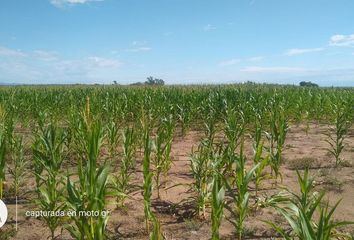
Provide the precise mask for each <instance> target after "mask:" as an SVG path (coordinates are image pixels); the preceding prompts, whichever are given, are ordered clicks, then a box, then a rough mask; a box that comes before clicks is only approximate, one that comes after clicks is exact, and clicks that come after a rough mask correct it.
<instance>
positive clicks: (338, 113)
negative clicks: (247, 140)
mask: <svg viewBox="0 0 354 240" xmlns="http://www.w3.org/2000/svg"><path fill="white" fill-rule="evenodd" d="M332 110H333V113H334V129H333V130H334V136H333V134H331V133H330V132H329V133H327V134H326V135H327V137H328V139H326V142H327V143H328V144H329V145H330V147H329V148H328V149H327V150H328V152H329V153H330V154H331V155H332V156H333V157H334V158H335V165H336V167H337V166H339V165H340V164H341V163H342V162H343V159H342V158H341V153H342V151H343V149H344V139H345V137H346V134H347V133H348V129H349V128H350V126H351V122H350V120H351V119H350V117H351V115H350V113H351V112H350V109H348V108H346V106H343V105H341V104H332Z"/></svg>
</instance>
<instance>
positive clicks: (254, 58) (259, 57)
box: [247, 56, 264, 62]
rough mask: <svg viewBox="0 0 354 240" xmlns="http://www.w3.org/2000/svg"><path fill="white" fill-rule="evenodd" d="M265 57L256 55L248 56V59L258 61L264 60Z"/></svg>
mask: <svg viewBox="0 0 354 240" xmlns="http://www.w3.org/2000/svg"><path fill="white" fill-rule="evenodd" d="M263 59H264V57H263V56H256V57H251V58H248V59H247V61H250V62H258V61H262V60H263Z"/></svg>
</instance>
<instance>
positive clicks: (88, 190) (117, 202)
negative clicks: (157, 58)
mask: <svg viewBox="0 0 354 240" xmlns="http://www.w3.org/2000/svg"><path fill="white" fill-rule="evenodd" d="M353 122H354V89H353V88H308V87H295V86H271V85H256V84H239V85H221V86H208V85H205V86H161V87H155V86H153V87H147V86H136V87H135V86H134V87H124V86H79V85H78V86H18V87H2V88H0V199H2V200H3V201H4V202H5V203H6V204H7V206H8V208H9V216H10V219H8V224H7V225H5V227H4V228H2V229H0V239H48V238H49V239H78V240H84V239H88V240H104V239H213V240H214V239H238V240H241V239H301V240H312V239H313V240H315V239H316V240H324V239H353V236H354V226H353V225H352V224H353V222H352V221H354V207H353V205H352V208H351V209H348V208H350V204H349V205H345V204H344V206H343V207H342V208H341V206H342V203H343V201H346V199H347V203H350V201H352V200H351V197H353V196H354V195H353V194H354V191H353V183H354V178H353V176H352V172H353V167H352V164H353V163H354V162H353V161H354V130H353ZM312 137H313V138H312ZM294 139H295V140H296V141H295V140H294ZM304 142H309V143H310V144H309V145H304V144H303V143H304ZM296 144H298V145H296ZM311 144H313V145H311ZM316 144H317V145H316ZM316 146H317V147H316ZM309 149H310V150H309ZM317 151H319V155H316V154H314V153H317ZM306 157H307V158H310V160H309V161H307V162H306V163H303V162H302V161H303V159H304V158H306ZM290 163H291V166H290ZM345 174H347V175H345ZM344 175H345V176H346V177H345V180H340V179H341V176H344ZM330 176H331V177H332V178H330ZM334 177H336V179H335V180H336V181H335V180H333V179H334ZM338 179H339V180H338ZM343 179H344V177H343ZM336 184H337V185H336ZM333 186H337V187H338V188H342V189H344V190H343V191H344V193H345V194H344V193H343V195H341V194H338V192H335V191H333ZM333 196H335V197H337V198H333ZM338 197H340V199H341V198H343V200H342V202H340V199H338ZM345 198H346V199H345ZM15 199H16V200H15ZM333 199H336V201H334V200H333ZM337 199H338V200H337ZM348 199H349V200H348ZM15 201H16V203H17V204H19V211H18V212H17V214H16V216H15ZM337 212H338V213H337ZM343 212H345V214H342V213H343ZM15 218H16V220H15ZM16 222H17V224H18V227H17V229H15V224H16ZM28 223H30V225H29V224H28ZM39 233H40V234H39ZM352 235H353V236H352Z"/></svg>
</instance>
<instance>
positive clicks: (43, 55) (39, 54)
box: [33, 50, 59, 61]
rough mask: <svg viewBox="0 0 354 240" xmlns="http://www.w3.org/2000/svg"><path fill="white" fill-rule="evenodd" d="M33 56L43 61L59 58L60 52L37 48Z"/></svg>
mask: <svg viewBox="0 0 354 240" xmlns="http://www.w3.org/2000/svg"><path fill="white" fill-rule="evenodd" d="M33 56H34V57H35V58H36V59H38V60H42V61H55V60H58V57H59V56H58V53H56V52H53V51H44V50H35V51H33Z"/></svg>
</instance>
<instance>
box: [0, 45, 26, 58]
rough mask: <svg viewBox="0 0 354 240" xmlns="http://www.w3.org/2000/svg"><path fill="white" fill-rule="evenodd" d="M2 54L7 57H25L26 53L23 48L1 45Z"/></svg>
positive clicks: (0, 51)
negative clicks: (15, 48)
mask: <svg viewBox="0 0 354 240" xmlns="http://www.w3.org/2000/svg"><path fill="white" fill-rule="evenodd" d="M0 56H5V57H25V56H26V54H25V53H24V52H22V51H21V50H14V49H10V48H6V47H1V46H0Z"/></svg>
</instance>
